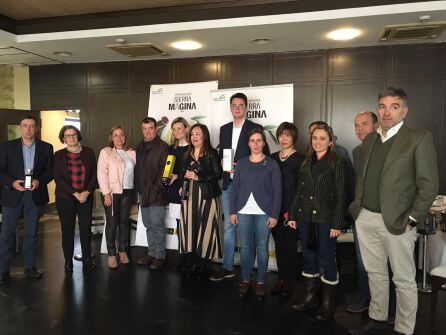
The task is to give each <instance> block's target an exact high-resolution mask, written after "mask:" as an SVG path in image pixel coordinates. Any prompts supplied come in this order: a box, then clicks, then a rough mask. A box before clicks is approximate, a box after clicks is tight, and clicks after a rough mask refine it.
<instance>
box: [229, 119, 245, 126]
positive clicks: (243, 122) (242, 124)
mask: <svg viewBox="0 0 446 335" xmlns="http://www.w3.org/2000/svg"><path fill="white" fill-rule="evenodd" d="M245 121H246V118H245V119H244V120H243V122H242V124H241V125H240V126H238V127H236V126H235V124H234V121H232V128H236V129H242V127H243V125H244V124H245Z"/></svg>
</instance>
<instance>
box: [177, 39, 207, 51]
mask: <svg viewBox="0 0 446 335" xmlns="http://www.w3.org/2000/svg"><path fill="white" fill-rule="evenodd" d="M171 45H172V46H173V47H174V48H175V49H180V50H196V49H200V48H201V44H200V43H198V42H195V41H191V40H187V41H177V42H174V43H172V44H171Z"/></svg>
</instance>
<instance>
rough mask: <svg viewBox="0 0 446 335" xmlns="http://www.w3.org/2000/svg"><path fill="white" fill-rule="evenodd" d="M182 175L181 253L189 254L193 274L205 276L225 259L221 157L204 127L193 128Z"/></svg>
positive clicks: (195, 125)
mask: <svg viewBox="0 0 446 335" xmlns="http://www.w3.org/2000/svg"><path fill="white" fill-rule="evenodd" d="M189 143H190V144H189V148H188V150H187V152H186V156H185V160H184V164H183V172H182V173H181V174H180V177H179V182H180V183H181V185H182V188H181V190H180V191H181V192H180V193H182V195H183V196H182V198H183V199H182V204H181V220H180V229H179V235H180V252H181V253H183V254H184V253H189V256H188V263H189V268H190V272H191V274H193V275H196V276H198V277H202V276H206V267H207V264H208V262H209V261H210V260H217V259H218V258H221V257H222V254H221V246H220V231H219V229H220V228H219V227H220V223H221V209H220V202H219V199H218V197H219V195H220V194H221V190H220V186H219V185H218V181H219V180H220V179H221V178H222V175H223V170H222V167H221V162H220V157H219V155H218V152H217V150H215V149H214V148H213V147H212V145H211V142H210V135H209V130H208V128H207V127H206V126H205V125H204V124H194V125H193V126H192V127H191V129H190V133H189Z"/></svg>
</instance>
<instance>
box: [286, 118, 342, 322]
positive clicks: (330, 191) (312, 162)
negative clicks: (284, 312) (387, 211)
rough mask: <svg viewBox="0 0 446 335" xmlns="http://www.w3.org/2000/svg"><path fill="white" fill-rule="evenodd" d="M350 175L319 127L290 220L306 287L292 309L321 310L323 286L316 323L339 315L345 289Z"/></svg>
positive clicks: (331, 138) (323, 128)
mask: <svg viewBox="0 0 446 335" xmlns="http://www.w3.org/2000/svg"><path fill="white" fill-rule="evenodd" d="M344 175H345V167H344V161H343V160H342V159H341V158H340V157H339V156H338V155H337V154H336V150H335V142H334V134H333V130H332V129H331V127H329V126H326V125H318V126H317V127H315V128H314V130H313V131H312V133H311V145H310V146H309V150H308V152H307V156H306V158H305V161H304V163H303V164H302V166H301V169H300V175H299V180H298V185H297V189H296V194H295V196H294V200H293V204H292V206H291V208H292V209H291V211H290V217H289V219H290V221H289V225H290V226H293V227H296V226H297V227H298V228H299V230H300V237H301V242H302V254H303V257H304V271H303V272H302V275H303V277H304V279H305V284H306V285H305V286H306V294H305V297H304V299H303V301H302V302H301V303H299V304H297V305H293V307H292V308H293V309H294V310H295V311H304V310H307V309H309V308H314V307H317V306H318V305H319V301H318V287H319V280H320V281H321V283H322V286H323V300H322V303H321V305H320V308H319V310H318V313H317V315H316V316H315V317H314V318H312V319H311V320H313V321H319V320H320V321H323V320H328V319H331V318H332V317H333V315H334V308H335V302H334V298H335V293H336V287H337V285H338V283H339V279H338V271H337V266H336V258H335V257H336V251H335V250H336V237H338V236H339V235H340V234H341V229H342V228H343V225H344V215H345V206H346V202H345V187H344V185H345V182H344V179H345V176H344ZM320 269H322V272H323V275H322V276H321V275H320ZM319 278H320V279H319Z"/></svg>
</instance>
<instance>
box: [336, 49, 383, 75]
mask: <svg viewBox="0 0 446 335" xmlns="http://www.w3.org/2000/svg"><path fill="white" fill-rule="evenodd" d="M328 62H329V63H328V68H329V71H328V78H329V79H330V80H346V79H370V78H384V76H385V71H386V54H385V49H384V48H382V47H373V48H369V47H367V48H357V49H335V50H330V51H329V52H328Z"/></svg>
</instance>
